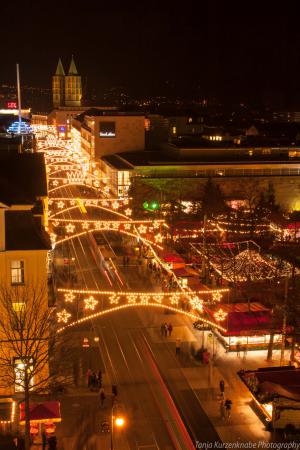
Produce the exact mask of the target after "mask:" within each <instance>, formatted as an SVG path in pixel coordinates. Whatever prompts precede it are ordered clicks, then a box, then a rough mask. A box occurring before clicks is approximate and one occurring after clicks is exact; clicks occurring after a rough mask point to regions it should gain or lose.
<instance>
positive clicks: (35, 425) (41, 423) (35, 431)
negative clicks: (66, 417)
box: [20, 400, 61, 442]
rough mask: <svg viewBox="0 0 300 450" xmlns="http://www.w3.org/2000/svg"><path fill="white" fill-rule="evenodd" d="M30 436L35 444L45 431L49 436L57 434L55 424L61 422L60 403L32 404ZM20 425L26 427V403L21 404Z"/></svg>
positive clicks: (30, 408)
mask: <svg viewBox="0 0 300 450" xmlns="http://www.w3.org/2000/svg"><path fill="white" fill-rule="evenodd" d="M29 414H30V434H31V436H32V438H33V440H34V442H39V441H40V440H41V435H42V431H43V429H44V430H45V432H46V435H47V436H51V435H52V434H53V433H55V429H56V426H55V423H57V422H61V414H60V402H58V401H55V400H53V401H45V402H43V403H34V402H32V403H30V404H29ZM20 425H25V403H24V402H22V403H20Z"/></svg>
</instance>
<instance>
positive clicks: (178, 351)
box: [175, 338, 181, 356]
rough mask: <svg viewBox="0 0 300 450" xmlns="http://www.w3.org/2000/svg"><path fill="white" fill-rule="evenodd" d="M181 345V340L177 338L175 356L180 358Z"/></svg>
mask: <svg viewBox="0 0 300 450" xmlns="http://www.w3.org/2000/svg"><path fill="white" fill-rule="evenodd" d="M180 344H181V341H180V339H179V338H177V339H176V342H175V354H176V356H179V354H180Z"/></svg>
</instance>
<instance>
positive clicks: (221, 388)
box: [220, 380, 225, 394]
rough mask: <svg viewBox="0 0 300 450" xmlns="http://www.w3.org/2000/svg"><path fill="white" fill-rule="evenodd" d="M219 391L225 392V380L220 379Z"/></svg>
mask: <svg viewBox="0 0 300 450" xmlns="http://www.w3.org/2000/svg"><path fill="white" fill-rule="evenodd" d="M220 392H221V394H224V392H225V382H224V380H220Z"/></svg>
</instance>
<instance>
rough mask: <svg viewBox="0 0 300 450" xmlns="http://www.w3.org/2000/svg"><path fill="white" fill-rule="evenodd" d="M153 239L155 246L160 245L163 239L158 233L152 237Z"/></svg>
mask: <svg viewBox="0 0 300 450" xmlns="http://www.w3.org/2000/svg"><path fill="white" fill-rule="evenodd" d="M154 239H155V242H156V243H157V244H160V243H161V242H162V241H163V237H162V235H161V234H160V233H158V234H156V235H155V236H154Z"/></svg>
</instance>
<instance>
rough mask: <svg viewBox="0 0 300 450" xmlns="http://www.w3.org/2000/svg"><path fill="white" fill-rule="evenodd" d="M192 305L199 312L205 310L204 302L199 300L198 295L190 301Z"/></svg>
mask: <svg viewBox="0 0 300 450" xmlns="http://www.w3.org/2000/svg"><path fill="white" fill-rule="evenodd" d="M190 305H191V306H192V307H193V308H194V309H197V310H198V311H202V310H203V301H202V300H201V298H199V297H198V296H197V295H194V296H193V297H192V298H191V299H190Z"/></svg>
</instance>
